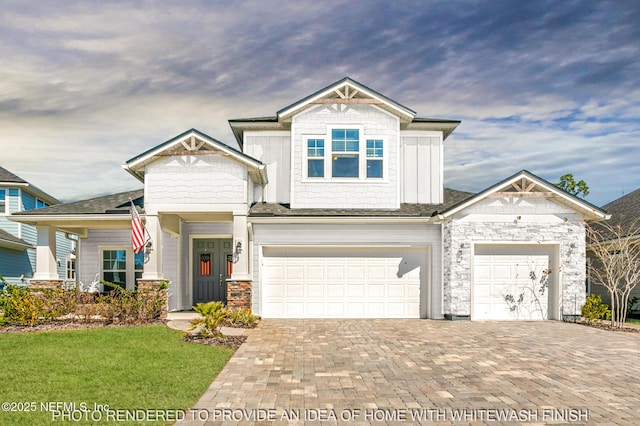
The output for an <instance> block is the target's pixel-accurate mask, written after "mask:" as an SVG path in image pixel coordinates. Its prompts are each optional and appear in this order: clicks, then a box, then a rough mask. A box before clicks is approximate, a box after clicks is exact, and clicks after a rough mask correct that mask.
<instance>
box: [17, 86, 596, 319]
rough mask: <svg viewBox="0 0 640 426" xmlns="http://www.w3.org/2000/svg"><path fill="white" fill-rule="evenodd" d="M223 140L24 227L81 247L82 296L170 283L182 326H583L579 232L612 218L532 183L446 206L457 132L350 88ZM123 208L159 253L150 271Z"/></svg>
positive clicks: (530, 179) (186, 151)
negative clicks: (125, 189)
mask: <svg viewBox="0 0 640 426" xmlns="http://www.w3.org/2000/svg"><path fill="white" fill-rule="evenodd" d="M229 123H230V125H231V128H232V130H233V133H234V135H235V139H236V140H235V141H232V142H228V143H223V142H220V141H218V140H216V139H214V138H212V137H210V136H208V135H206V134H203V133H201V132H199V131H197V130H195V129H192V130H189V131H186V132H184V133H183V134H181V135H178V136H176V137H174V138H172V139H170V140H168V141H166V142H164V143H162V144H160V145H158V146H156V147H153V148H151V149H149V150H148V151H146V152H144V153H142V154H140V155H137V156H135V157H133V158H132V159H130V160H128V161H126V162H125V163H124V164H123V167H124V169H125V170H126V171H127V172H129V173H131V174H132V175H133V176H135V177H136V178H137V179H139V180H140V181H141V182H142V183H143V184H144V189H143V190H140V191H133V192H129V193H124V194H116V195H111V196H107V197H100V198H96V199H92V200H87V201H81V202H76V203H70V204H66V205H58V206H52V207H49V208H47V209H43V210H38V211H33V212H23V213H19V214H17V215H14V220H17V221H19V222H22V223H32V224H36V226H37V227H38V232H39V233H42V234H51V232H53V231H52V230H54V229H61V230H64V231H67V232H73V233H75V234H78V235H79V236H80V242H79V258H78V263H77V266H78V276H79V279H80V280H83V281H85V282H86V281H91V279H92V277H93V276H94V275H95V274H96V273H98V274H100V276H101V277H102V278H104V279H107V280H111V281H117V282H119V283H120V284H121V285H124V286H126V287H127V288H134V286H135V283H136V280H138V281H137V282H138V283H139V284H140V283H143V284H145V285H149V284H153V283H158V282H160V281H161V280H168V281H170V288H169V309H170V310H188V309H190V308H191V307H192V306H193V305H194V304H195V303H198V302H205V301H209V300H222V301H226V302H227V303H228V304H229V305H231V306H247V307H251V308H252V309H253V311H254V312H255V313H256V314H259V315H261V316H263V317H267V318H329V317H332V318H387V317H388V318H391V317H397V318H445V317H446V318H471V319H547V318H548V319H562V318H563V317H566V316H573V315H577V314H579V312H580V307H581V305H582V304H583V302H584V297H585V295H584V281H585V235H584V221H592V220H601V219H603V218H605V217H606V214H605V213H604V212H603V211H601V210H600V209H598V208H597V207H595V206H593V205H591V204H589V203H587V202H585V201H584V200H581V199H579V198H576V197H573V196H571V195H570V194H568V193H566V192H564V191H562V190H560V189H558V188H556V187H555V186H553V185H551V184H549V183H548V182H546V181H544V180H543V179H540V178H538V177H536V176H534V175H532V174H531V173H528V172H526V171H522V172H520V173H518V174H516V175H514V176H511V177H509V178H507V179H505V180H503V181H501V182H499V183H497V184H496V185H494V186H492V187H491V188H488V189H487V190H485V191H482V192H480V193H479V194H471V193H467V192H461V191H456V190H452V189H447V188H445V187H444V185H443V175H444V173H445V170H443V144H444V143H445V141H446V139H447V138H448V137H449V136H450V135H451V133H452V132H453V131H454V130H455V128H456V127H457V126H458V124H459V122H458V121H455V120H441V119H432V118H422V117H418V116H417V115H416V113H415V112H414V111H412V110H411V109H409V108H407V107H405V106H403V105H401V104H399V103H397V102H395V101H394V100H392V99H390V98H387V97H386V96H384V95H382V94H380V93H378V92H376V91H374V90H372V89H370V88H368V87H366V86H364V85H362V84H360V83H358V82H356V81H353V80H351V79H349V78H345V79H343V80H340V81H338V82H336V83H334V84H331V85H329V86H327V87H325V88H323V89H321V90H319V91H318V92H316V93H313V94H311V95H309V96H307V97H305V98H304V99H302V100H300V101H298V102H295V103H294V104H292V105H290V106H287V107H285V108H283V109H281V110H280V111H278V112H277V113H276V115H275V116H272V117H262V118H246V119H233V120H229ZM129 199H131V200H133V202H134V203H135V205H136V206H137V208H139V209H140V212H141V215H142V216H143V218H144V221H145V224H146V229H147V233H148V236H149V238H150V240H149V241H150V243H149V244H148V245H147V249H146V250H145V253H144V254H140V255H134V253H133V251H132V247H131V239H130V229H131V228H130V223H131V216H130V213H129V208H130V205H131V204H130V202H129ZM44 249H45V248H44V247H43V250H44ZM38 268H39V271H40V268H42V276H49V278H50V279H51V280H53V281H55V272H56V271H55V270H54V269H53V268H52V267H51V265H50V264H46V263H43V264H42V265H40V264H39V265H38Z"/></svg>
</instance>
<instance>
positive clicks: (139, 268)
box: [132, 250, 144, 286]
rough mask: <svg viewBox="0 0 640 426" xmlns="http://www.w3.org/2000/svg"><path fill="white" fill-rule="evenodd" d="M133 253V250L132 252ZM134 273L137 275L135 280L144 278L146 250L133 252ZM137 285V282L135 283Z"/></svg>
mask: <svg viewBox="0 0 640 426" xmlns="http://www.w3.org/2000/svg"><path fill="white" fill-rule="evenodd" d="M132 253H133V252H132ZM133 268H134V269H133V271H134V273H133V275H134V277H135V280H136V281H135V282H136V283H137V282H138V280H139V279H140V278H142V272H143V270H144V250H143V251H141V252H140V253H138V254H135V253H134V254H133ZM134 286H135V284H134Z"/></svg>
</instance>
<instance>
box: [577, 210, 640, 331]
mask: <svg viewBox="0 0 640 426" xmlns="http://www.w3.org/2000/svg"><path fill="white" fill-rule="evenodd" d="M585 229H586V234H587V246H588V247H589V251H590V253H591V255H592V260H593V261H592V262H591V264H590V265H589V272H590V274H591V281H592V282H593V283H595V284H599V285H601V286H603V287H604V288H606V289H607V291H608V293H609V296H610V298H611V326H612V327H614V328H622V326H623V325H624V323H625V321H626V320H627V306H628V304H629V295H630V294H631V292H632V291H633V289H634V288H636V286H637V285H638V283H639V282H640V239H639V236H640V222H639V221H635V222H633V223H632V224H631V225H630V226H625V227H622V226H621V225H611V224H608V223H602V222H601V223H597V224H593V225H589V224H587V225H586V227H585Z"/></svg>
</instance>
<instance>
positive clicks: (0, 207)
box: [0, 188, 9, 216]
mask: <svg viewBox="0 0 640 426" xmlns="http://www.w3.org/2000/svg"><path fill="white" fill-rule="evenodd" d="M0 191H4V195H3V196H2V199H0V203H1V204H0V215H3V216H4V215H6V214H7V206H8V205H9V203H8V202H7V198H9V188H0Z"/></svg>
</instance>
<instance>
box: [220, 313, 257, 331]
mask: <svg viewBox="0 0 640 426" xmlns="http://www.w3.org/2000/svg"><path fill="white" fill-rule="evenodd" d="M259 320H260V317H259V316H257V315H254V314H252V313H251V310H250V309H246V308H245V309H239V310H236V311H229V314H228V318H227V322H228V323H229V324H230V325H236V326H241V327H247V328H252V327H255V326H256V324H257V323H258V321H259Z"/></svg>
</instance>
